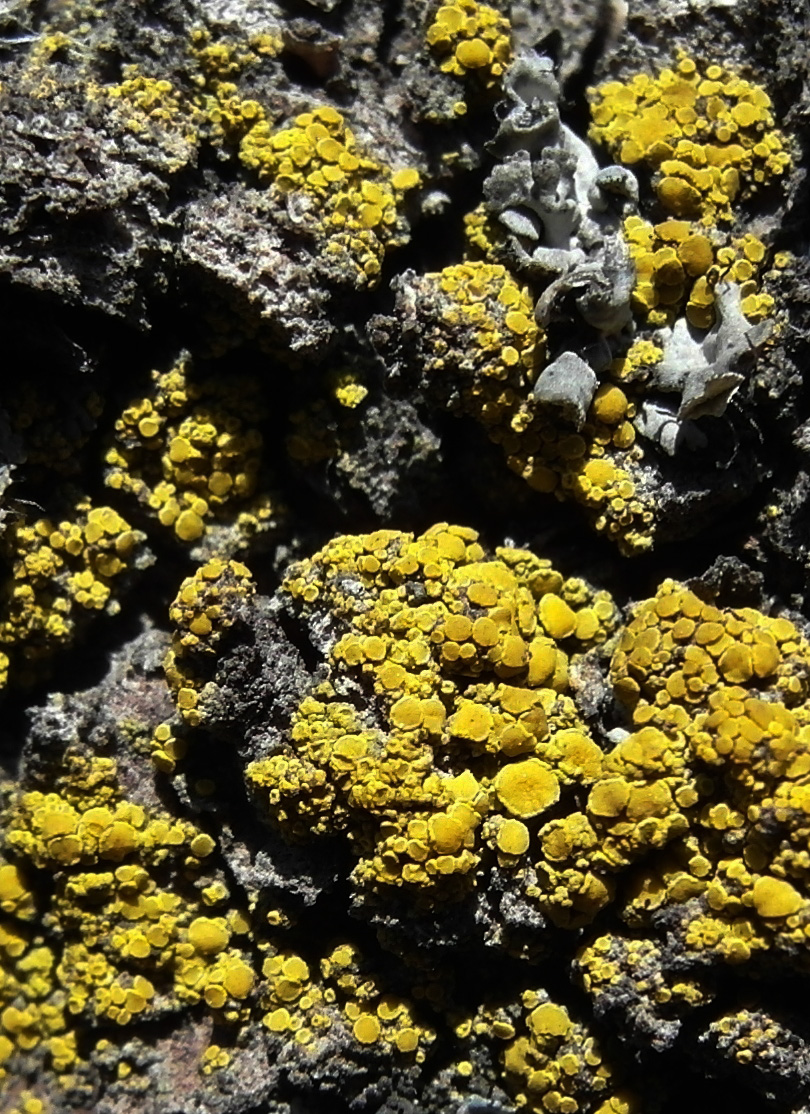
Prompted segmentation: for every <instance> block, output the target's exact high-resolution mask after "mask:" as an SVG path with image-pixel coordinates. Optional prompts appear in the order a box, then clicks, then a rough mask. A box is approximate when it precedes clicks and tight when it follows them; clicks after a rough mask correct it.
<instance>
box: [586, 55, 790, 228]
mask: <svg viewBox="0 0 810 1114" xmlns="http://www.w3.org/2000/svg"><path fill="white" fill-rule="evenodd" d="M592 102H593V103H592V108H591V116H592V120H593V123H592V125H591V128H590V131H589V133H588V134H589V136H590V138H591V139H592V140H594V141H595V142H597V143H602V144H604V145H605V146H606V147H608V149H609V150H610V151H611V153H612V154H613V155H615V156H616V157H617V158H618V160H619V161H620V162H622V163H624V164H625V165H628V166H635V165H636V164H639V163H643V164H646V165H647V166H649V167H650V168H651V169H652V170H653V171H654V172H655V186H656V192H657V194H658V200H659V202H660V204H661V206H662V208H663V209H664V210H665V211H666V212H667V213H668V214H670V215H671V216H673V217H675V218H677V219H679V220H701V221H702V223H703V224H705V225H712V224H714V223H716V222H717V221H718V220H720V221H730V220H731V219H732V215H733V214H732V208H733V205H734V203H735V202H737V201H739V200H743V199H745V198H746V197H748V196H750V195H751V194H752V193H754V192H755V191H756V190H757V189H758V188H759V187H761V186H763V185H765V184H766V183H767V182H769V181H770V180H771V179H772V178H775V177H780V176H781V175H782V174H784V173H785V171H786V170H787V168H788V167H789V166H790V162H791V159H790V154H789V153H788V150H787V145H786V140H785V138H784V136H783V135H782V134H781V132H779V131H778V130H777V129H776V128H775V127H774V119H773V115H772V113H771V111H770V109H771V100H770V97H769V96H768V94H767V93H766V92H765V90H764V89H762V88H761V86H759V85H756V84H754V83H753V82H750V81H746V80H745V79H743V78H741V77H739V76H737V75H736V74H733V73H730V72H729V71H727V70H725V69H723V67H721V66H717V65H710V66H707V67H705V68H699V67H698V66H697V65H696V63H695V62H694V61H693V60H692V59H691V58H689V57H687V56H684V55H682V56H681V57H680V59H679V61H678V63H677V65H676V66H675V68H674V69H664V70H661V72H660V73H659V74H658V75H657V76H656V77H650V76H649V75H648V74H636V76H635V77H633V78H632V79H631V80H630V81H628V82H619V81H609V82H606V83H605V84H603V85H600V86H598V87H597V88H596V89H594V90H593V91H592Z"/></svg>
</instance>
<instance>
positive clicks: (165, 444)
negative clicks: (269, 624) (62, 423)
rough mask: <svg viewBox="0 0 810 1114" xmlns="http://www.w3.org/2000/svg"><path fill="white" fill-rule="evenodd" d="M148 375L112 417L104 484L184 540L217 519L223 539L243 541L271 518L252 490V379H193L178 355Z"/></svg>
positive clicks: (256, 458) (255, 456)
mask: <svg viewBox="0 0 810 1114" xmlns="http://www.w3.org/2000/svg"><path fill="white" fill-rule="evenodd" d="M152 381H153V384H154V385H153V388H152V391H151V392H150V393H149V394H148V395H146V396H145V397H143V398H139V399H136V400H134V401H133V402H131V403H130V404H129V406H128V407H127V408H126V409H125V410H124V412H123V413H122V414H121V416H120V418H118V420H117V421H116V423H115V440H114V443H113V445H112V446H111V447H110V449H109V450H108V451H107V455H106V462H107V475H106V483H107V486H108V487H110V488H112V489H113V490H115V491H123V492H125V493H127V494H130V495H133V496H134V497H135V498H136V499H137V500H138V502H139V503H140V504H141V505H142V506H143V507H145V508H146V509H147V510H148V512H149V513H150V514H152V515H153V516H154V517H155V518H156V519H157V521H158V522H159V523H160V525H161V526H164V527H166V528H167V529H170V530H171V531H172V533H173V534H174V536H175V537H176V538H177V539H178V540H179V541H181V542H184V543H186V544H188V545H193V544H194V543H195V542H197V541H200V540H201V539H202V538H203V536H204V535H205V534H206V533H207V532H209V531H210V530H211V529H212V528H214V527H216V526H217V525H218V524H220V523H221V524H222V525H223V526H228V525H233V526H236V530H232V531H230V532H229V538H230V541H229V542H228V544H229V545H231V546H232V545H233V544H234V541H233V539H234V538H236V539H238V540H237V543H236V544H246V543H247V541H248V540H249V539H250V538H251V537H253V536H254V535H255V534H256V533H257V532H258V531H261V530H266V529H268V528H269V527H270V526H271V525H272V524H273V515H274V513H275V510H276V508H275V507H274V506H273V505H272V504H271V502H270V500H269V499H268V497H267V496H266V495H264V494H262V493H260V492H257V487H258V481H259V475H260V469H261V462H262V448H263V441H262V435H261V433H260V432H259V430H258V428H257V427H256V422H257V421H258V420H260V419H261V418H262V417H263V415H264V407H263V402H262V399H261V392H260V389H259V384H258V383H257V382H256V381H255V380H253V379H250V378H248V377H242V376H227V377H223V378H222V379H221V380H220V379H208V380H203V381H201V382H198V381H196V380H195V379H194V378H193V376H192V373H191V366H190V362H189V361H188V360H187V359H185V358H184V359H181V360H180V361H179V362H178V363H177V364H176V366H175V367H173V368H172V369H171V371H168V372H157V371H156V372H153V373H152ZM223 544H225V541H224V538H223Z"/></svg>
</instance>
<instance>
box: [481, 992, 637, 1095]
mask: <svg viewBox="0 0 810 1114" xmlns="http://www.w3.org/2000/svg"><path fill="white" fill-rule="evenodd" d="M522 1005H523V1010H522V1016H521V1019H520V1023H519V1027H518V1028H517V1029H516V1028H515V1027H514V1026H510V1028H511V1029H512V1033H513V1037H514V1039H511V1040H509V1043H508V1044H507V1046H506V1048H505V1050H504V1053H503V1066H504V1071H505V1084H506V1087H507V1089H508V1090H509V1092H510V1093H511V1094H512V1096H513V1097H514V1099H515V1101H516V1103H517V1104H518V1105H519V1107H520V1108H521V1109H524V1110H529V1111H532V1112H535V1114H550V1112H554V1114H577V1111H580V1110H586V1109H592V1108H593V1104H594V1103H595V1102H598V1101H599V1100H600V1099H601V1100H602V1101H603V1104H604V1106H605V1107H606V1108H607V1104H608V1102H609V1100H610V1097H611V1095H612V1094H613V1093H614V1092H615V1079H614V1075H613V1072H612V1070H611V1068H610V1066H609V1064H608V1063H607V1062H606V1061H605V1060H604V1057H603V1054H602V1051H601V1049H600V1047H599V1045H598V1043H597V1041H596V1040H595V1038H594V1037H593V1036H592V1035H591V1034H590V1033H589V1031H588V1029H587V1028H586V1027H585V1026H584V1025H582V1024H580V1023H579V1022H575V1021H573V1020H572V1019H571V1017H570V1015H569V1013H568V1011H567V1009H566V1008H565V1007H564V1006H560V1005H558V1004H557V1003H556V1002H552V1001H550V1000H549V998H548V995H547V994H546V993H545V991H539V992H537V991H531V990H528V991H526V992H525V993H524V994H523V995H522ZM499 1024H500V1025H501V1026H502V1025H503V1022H500V1023H499V1022H498V1021H497V1020H495V1021H493V1020H490V1016H488V1011H486V1010H484V1011H482V1014H481V1015H480V1016H479V1019H478V1020H477V1021H476V1025H475V1028H476V1030H478V1031H487V1030H490V1031H493V1032H494V1033H495V1034H497V1033H498V1026H499Z"/></svg>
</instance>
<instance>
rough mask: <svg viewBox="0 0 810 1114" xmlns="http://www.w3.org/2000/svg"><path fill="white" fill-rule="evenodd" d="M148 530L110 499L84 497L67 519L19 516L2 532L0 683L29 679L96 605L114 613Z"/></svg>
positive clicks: (69, 637) (0, 686)
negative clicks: (5, 564) (98, 502)
mask: <svg viewBox="0 0 810 1114" xmlns="http://www.w3.org/2000/svg"><path fill="white" fill-rule="evenodd" d="M143 539H144V535H143V534H141V533H140V532H139V531H137V530H132V529H131V528H130V526H129V524H128V523H127V522H125V521H124V519H123V518H122V517H121V516H120V515H119V514H118V512H117V511H115V510H113V508H112V507H105V506H93V504H92V503H91V502H90V500H89V499H81V500H79V501H78V502H77V503H76V504H75V506H74V508H73V510H72V512H71V514H70V516H69V517H67V518H65V519H64V520H62V521H57V520H55V519H50V518H41V519H38V520H37V521H35V522H33V523H30V524H29V523H25V522H17V523H15V524H13V525H12V526H10V527H9V528H8V529H7V531H6V533H5V535H4V539H3V544H4V546H5V550H6V556H7V559H8V560H9V563H10V565H11V574H10V576H9V578H8V580H7V581H6V583H5V585H4V590H3V601H2V605H0V688H2V687H3V686H4V685H5V684H7V683H8V681H9V673H10V674H11V680H12V681H15V680H16V681H17V683H19V684H30V683H31V682H32V681H33V680H34V679H35V677H36V675H37V668H38V666H40V665H41V664H42V663H44V662H45V661H47V659H49V658H51V657H52V656H53V655H54V654H55V653H57V652H58V651H59V650H60V649H63V648H64V647H66V646H68V645H70V643H71V642H72V641H73V640H74V638H75V637H76V634H77V631H78V630H80V629H81V627H82V625H83V624H84V623H86V621H87V619H88V618H89V616H90V615H91V614H92V613H93V612H97V611H106V612H107V614H115V613H116V612H117V610H118V608H119V606H120V605H119V603H118V600H117V598H116V597H117V590H119V585H120V584H121V583H122V581H124V582H125V577H126V573H127V572H128V571H131V570H132V569H133V567H137V564H138V560H139V557H140V556H141V554H142V553H143V550H142V542H143Z"/></svg>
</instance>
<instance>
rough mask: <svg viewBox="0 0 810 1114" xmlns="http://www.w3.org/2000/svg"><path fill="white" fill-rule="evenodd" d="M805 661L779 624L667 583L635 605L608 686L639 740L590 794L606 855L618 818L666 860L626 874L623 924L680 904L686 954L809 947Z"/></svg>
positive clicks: (797, 642) (741, 958) (803, 651)
mask: <svg viewBox="0 0 810 1114" xmlns="http://www.w3.org/2000/svg"><path fill="white" fill-rule="evenodd" d="M809 664H810V644H808V642H807V640H806V639H805V638H804V637H803V636H802V635H801V634H800V632H799V631H798V630H797V628H796V627H795V626H794V624H793V623H792V622H790V621H789V620H788V619H785V618H771V617H769V616H767V615H763V614H762V613H761V612H759V611H756V610H755V609H753V608H748V607H741V608H727V609H724V608H719V607H716V606H715V605H714V604H712V603H708V602H706V601H705V600H703V599H701V598H700V597H699V596H698V595H696V594H695V593H694V592H692V591H690V590H688V589H686V588H684V587H683V586H682V585H680V584H677V583H675V582H674V581H665V582H664V583H663V584H662V585H661V587H660V588H659V590H658V593H657V594H656V596H655V597H654V598H653V599H651V600H648V601H646V602H644V603H642V604H640V605H639V606H638V607H637V608H636V610H635V614H634V616H633V618H632V619H631V621H630V623H629V624H628V625H627V627H626V628H625V630H624V632H623V633H622V635H621V638H620V640H619V644H618V648H617V650H616V652H615V654H614V658H613V664H612V677H613V685H614V690H615V692H616V694H617V695H618V697H619V699H620V700H622V701H623V702H624V703H625V704H626V706H627V708H628V709H629V711H630V713H631V715H632V719H633V722H634V724H635V725H636V728H637V730H636V732H635V734H634V735H631V736H630V737H629V738H628V739H627V740H625V741H624V742H622V743H621V744H619V746H618V747H617V748H616V750H614V751H613V752H611V754H610V756H609V760H608V762H607V763H606V772H607V769H609V768H610V767H611V766H612V767H615V765H616V763H615V758H614V756H615V755H616V754H617V752H619V753H621V751H622V750H624V749H625V748H627V747H628V745H630V744H631V742H632V748H633V751H632V753H629V752H628V753H627V755H626V757H627V759H629V763H627V762H626V763H625V764H624V765H625V767H626V772H621V781H608V782H604V781H603V782H597V783H596V784H595V785H594V787H593V789H592V791H591V797H590V798H589V808H590V810H591V812H592V813H594V814H596V815H598V816H599V817H602V818H604V819H603V820H602V823H603V824H605V823H606V824H607V825H608V827H610V825H611V824H613V827H612V829H611V831H610V834H609V836H608V837H607V838H603V840H602V848H603V850H602V853H603V854H604V853H607V854H608V855H610V854H612V853H614V852H613V851H612V846H614V844H615V847H616V852H619V851H620V844H621V841H622V840H624V839H625V838H626V837H624V836H623V835H622V831H621V821H622V820H623V819H624V818H625V817H627V818H629V817H630V816H631V815H632V814H633V813H635V814H636V815H637V816H638V817H639V819H641V820H642V823H641V824H639V829H640V830H642V825H643V830H644V831H645V833H646V834H645V836H644V838H645V840H646V839H650V838H652V839H653V841H654V842H653V845H654V846H661V845H662V842H661V841H663V843H666V844H667V846H668V858H667V859H664V860H662V861H661V862H659V863H658V864H651V866H650V867H649V868H646V869H645V870H643V871H640V872H639V873H638V874H637V875H636V878H635V881H634V884H633V886H632V888H631V890H630V892H629V894H628V897H629V901H628V903H627V906H626V909H625V911H624V916H625V918H626V919H627V920H628V922H629V923H630V924H631V925H633V926H638V925H643V924H646V923H647V918H648V917H649V915H650V913H651V912H653V911H655V910H656V909H658V908H660V907H661V906H662V905H665V904H666V905H668V904H675V903H679V902H686V901H691V905H690V910H691V911H690V912H689V914H688V915H687V916H685V918H684V921H683V923H682V926H681V929H680V930H679V933H680V934H681V943H682V946H683V947H684V948H685V950H686V951H687V952H689V951H691V952H707V951H708V952H713V953H714V954H715V955H716V956H717V957H718V958H720V959H721V960H723V961H724V962H727V963H737V964H739V963H744V962H746V961H747V960H749V959H750V958H751V957H752V955H754V954H755V953H756V952H758V951H763V950H765V949H768V948H776V949H787V950H788V951H789V953H790V954H793V951H794V950H795V949H796V948H797V947H798V948H799V949H800V950H802V951H804V950H805V949H806V947H807V940H808V927H810V897H808V893H810V891H809V890H808V883H810V871H808V866H807V862H806V855H805V851H804V848H805V846H806V840H807V838H808V835H810V829H809V828H808V824H807V811H805V809H806V806H807V805H808V804H810V718H809V717H808V712H807V697H808V690H807V670H808V665H809ZM642 737H646V739H647V742H646V743H645V747H644V755H643V757H644V763H645V766H646V769H645V766H641V765H640V762H639V760H640V758H641V757H642V755H641V753H640V752H639V751H638V743H639V742H640V741H641V739H642ZM630 771H633V779H634V781H635V785H636V786H637V788H636V790H635V792H636V793H637V794H638V792H639V791H642V792H643V795H642V796H637V797H635V798H634V796H633V793H634V789H633V786H632V785H631V783H630V782H629V781H628V773H629V772H630ZM656 771H657V772H656ZM640 773H642V774H643V781H641V780H639V774H640ZM707 774H710V775H711V776H707ZM613 816H615V817H616V818H617V820H618V821H619V823H618V825H617V824H615V823H614V822H613V821H611V820H609V819H608V818H609V817H613ZM642 818H643V819H642ZM617 836H618V837H619V843H616V837H617ZM656 841H657V842H656Z"/></svg>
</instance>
